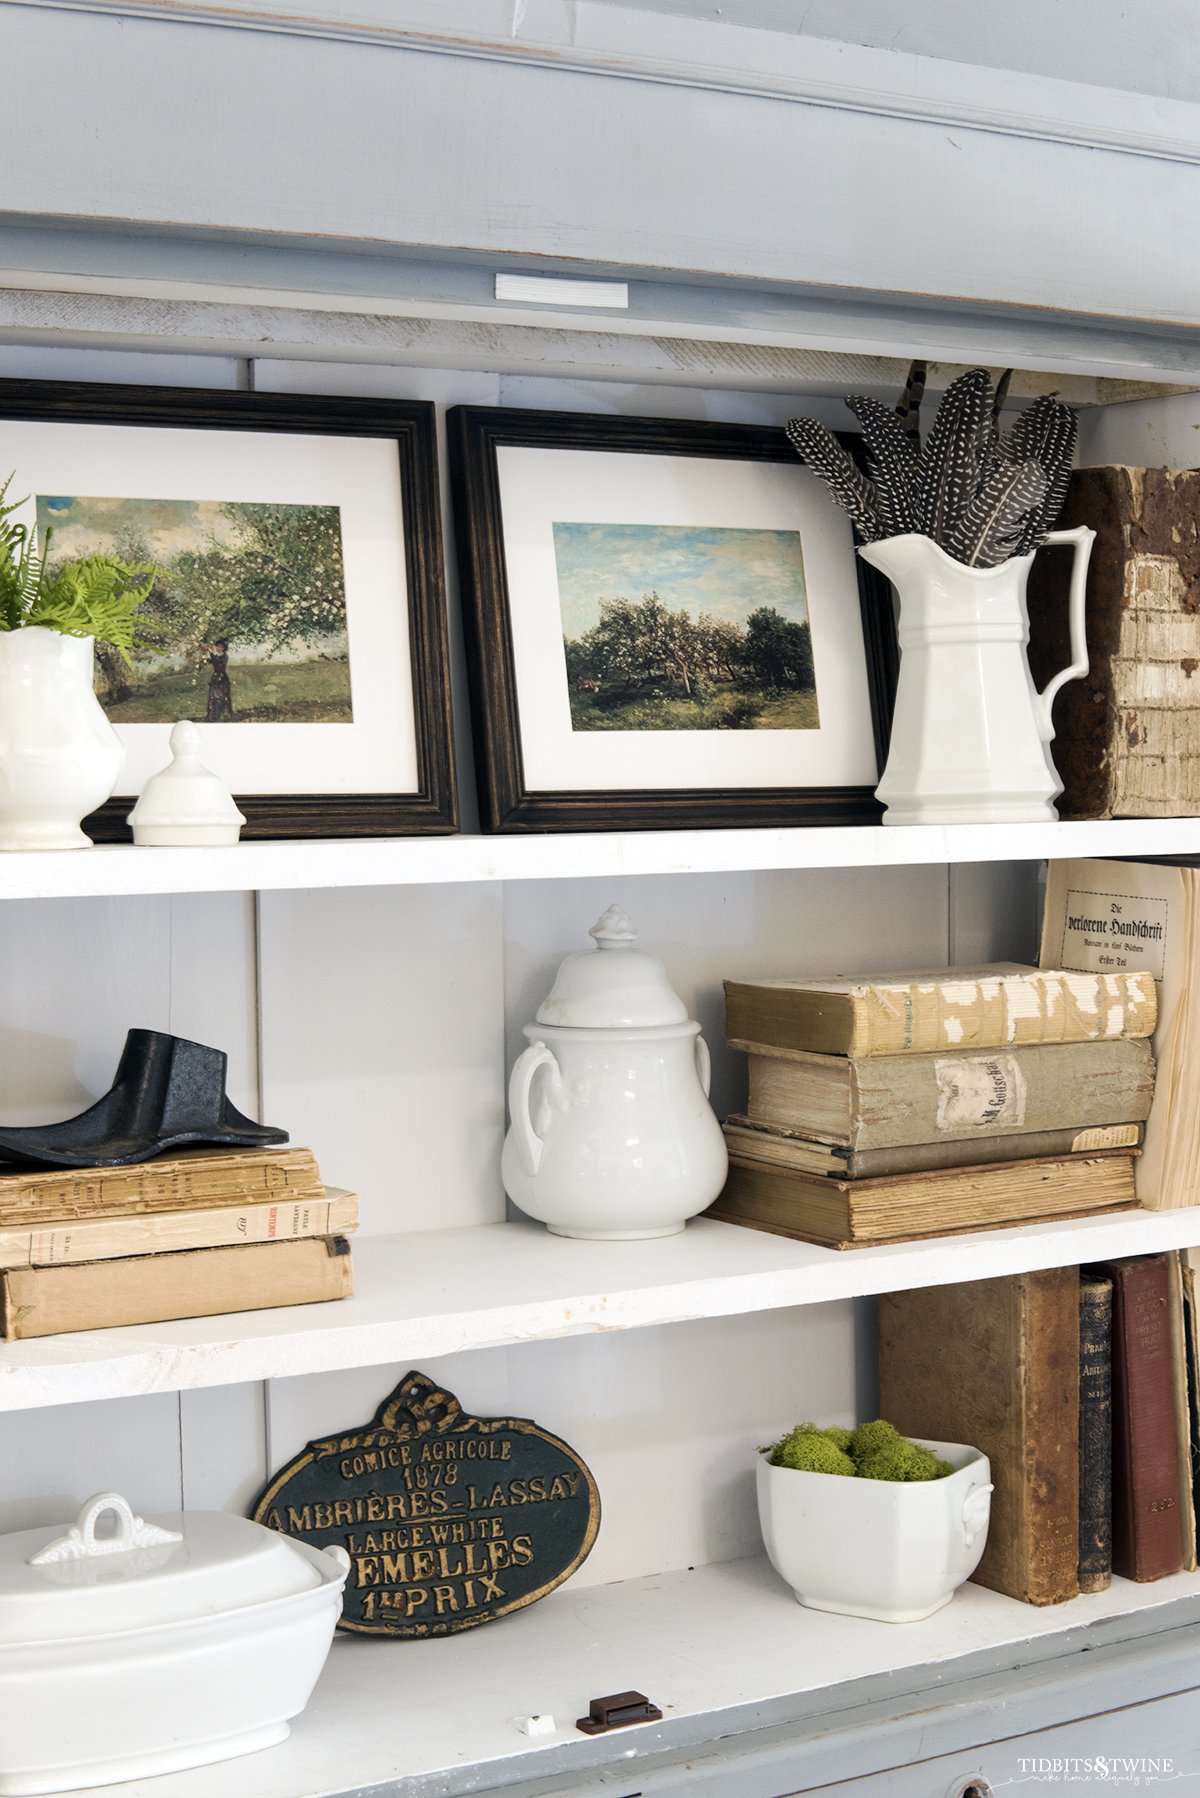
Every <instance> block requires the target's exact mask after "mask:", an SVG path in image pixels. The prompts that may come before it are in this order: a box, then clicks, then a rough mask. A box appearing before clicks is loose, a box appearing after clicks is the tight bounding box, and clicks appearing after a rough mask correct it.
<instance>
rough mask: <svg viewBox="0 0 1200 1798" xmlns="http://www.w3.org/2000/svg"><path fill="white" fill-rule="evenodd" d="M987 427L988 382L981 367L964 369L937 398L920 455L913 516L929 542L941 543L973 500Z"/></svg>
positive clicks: (990, 398)
mask: <svg viewBox="0 0 1200 1798" xmlns="http://www.w3.org/2000/svg"><path fill="white" fill-rule="evenodd" d="M991 423H992V378H991V376H990V375H989V374H988V371H987V369H986V368H969V369H968V370H967V371H966V373H965V374H961V375H959V377H958V379H957V380H956V381H952V382H951V383H950V385H949V387H947V389H946V391H945V393H944V394H943V395H942V403H941V405H940V406H939V407H938V409H937V416H936V418H935V419H934V421H933V427H932V429H931V430H930V432H929V436H928V438H927V439H926V443H925V448H924V449H923V450H922V452H921V463H920V472H919V474H918V477H917V507H918V516H919V518H920V528H921V529H922V530H923V531H924V532H925V533H926V534H927V535H928V536H930V537H932V538H933V540H934V542H935V543H941V544H943V545H944V544H945V539H946V534H947V532H948V531H949V529H950V527H951V525H952V524H953V523H954V521H955V519H956V518H958V517H960V516H961V514H962V513H963V512H964V511H965V510H966V508H967V506H968V505H969V504H970V502H971V500H972V498H973V497H974V495H975V490H976V488H977V486H978V484H979V465H980V462H981V460H982V459H983V457H984V455H985V453H986V449H987V441H988V436H989V433H990V431H991Z"/></svg>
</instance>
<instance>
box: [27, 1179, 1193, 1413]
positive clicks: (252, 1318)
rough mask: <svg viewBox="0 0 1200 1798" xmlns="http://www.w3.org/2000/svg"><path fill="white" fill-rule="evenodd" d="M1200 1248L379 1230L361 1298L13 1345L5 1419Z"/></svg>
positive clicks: (1085, 1230) (1058, 1237)
mask: <svg viewBox="0 0 1200 1798" xmlns="http://www.w3.org/2000/svg"><path fill="white" fill-rule="evenodd" d="M1197 1243H1200V1207H1196V1208H1191V1209H1188V1210H1185V1211H1158V1212H1150V1211H1128V1212H1115V1213H1112V1214H1110V1215H1109V1216H1106V1217H1096V1218H1086V1219H1076V1220H1072V1221H1068V1222H1065V1223H1045V1224H1031V1225H1026V1226H1024V1227H1023V1228H1020V1229H1014V1230H989V1231H980V1232H977V1233H973V1234H967V1235H962V1236H947V1237H935V1238H931V1239H929V1240H927V1241H923V1242H906V1243H901V1244H899V1245H897V1246H895V1247H889V1248H871V1249H854V1250H846V1251H837V1250H834V1249H823V1248H817V1247H814V1246H812V1245H810V1244H807V1243H798V1242H791V1241H789V1240H787V1239H786V1238H784V1237H781V1236H768V1235H766V1234H764V1233H762V1232H760V1231H756V1230H744V1229H739V1228H738V1227H736V1226H735V1225H731V1224H719V1223H715V1222H713V1221H712V1220H710V1219H706V1218H701V1219H698V1220H696V1221H695V1222H694V1223H692V1224H690V1225H689V1226H688V1228H687V1229H686V1230H685V1231H683V1232H682V1234H680V1235H678V1236H669V1237H664V1238H662V1239H660V1240H659V1241H657V1242H653V1241H652V1242H629V1243H619V1242H616V1243H587V1242H570V1241H567V1240H565V1239H564V1238H562V1237H557V1236H551V1235H550V1234H549V1232H548V1231H546V1230H544V1229H542V1228H541V1226H540V1225H536V1224H529V1223H506V1224H485V1225H481V1226H478V1227H476V1228H469V1229H462V1230H437V1231H419V1232H414V1233H412V1234H404V1235H396V1236H364V1237H360V1238H359V1239H358V1240H357V1241H356V1243H355V1248H354V1258H355V1269H356V1287H357V1290H356V1292H355V1296H354V1297H353V1298H351V1299H341V1300H337V1301H335V1302H332V1303H325V1304H320V1305H305V1306H292V1307H288V1308H284V1309H280V1310H275V1311H247V1312H236V1313H233V1314H230V1315H226V1316H223V1317H208V1318H191V1319H188V1320H187V1321H185V1322H180V1323H164V1324H139V1325H137V1326H136V1327H133V1328H127V1329H113V1330H88V1331H81V1332H79V1333H77V1334H72V1335H66V1336H48V1337H42V1338H38V1339H36V1340H34V1341H30V1342H10V1343H3V1344H0V1411H14V1410H24V1409H28V1408H31V1407H33V1406H37V1405H61V1404H74V1403H78V1402H80V1401H81V1400H85V1399H98V1398H123V1397H128V1396H130V1395H133V1394H137V1393H143V1392H174V1391H180V1390H184V1389H187V1388H192V1387H199V1386H226V1385H233V1384H235V1383H237V1382H239V1381H243V1380H266V1379H286V1378H289V1377H291V1376H293V1375H297V1374H308V1373H324V1372H328V1371H330V1370H331V1369H334V1368H343V1367H376V1366H381V1365H385V1364H388V1363H399V1362H419V1361H420V1360H422V1359H423V1358H426V1357H432V1356H436V1355H450V1354H455V1353H457V1352H459V1351H460V1350H463V1349H473V1348H491V1347H496V1346H507V1345H510V1344H514V1343H520V1342H538V1341H544V1340H546V1339H547V1338H550V1337H557V1336H573V1335H579V1334H586V1333H589V1332H592V1331H609V1330H632V1329H640V1328H643V1327H646V1326H648V1325H653V1324H666V1323H680V1322H685V1321H687V1320H689V1319H693V1318H702V1317H729V1316H733V1315H736V1314H738V1313H743V1312H751V1311H767V1310H775V1309H778V1308H780V1307H782V1306H787V1305H815V1304H822V1303H825V1302H827V1301H829V1300H831V1299H845V1298H855V1297H860V1296H863V1295H866V1294H872V1293H881V1292H895V1291H899V1290H902V1289H904V1288H909V1287H916V1286H936V1285H946V1284H950V1283H951V1282H954V1281H958V1280H972V1279H991V1278H996V1277H998V1276H999V1275H1002V1274H1011V1273H1019V1272H1024V1271H1026V1270H1028V1269H1030V1268H1036V1267H1061V1266H1068V1265H1071V1264H1073V1263H1076V1262H1081V1261H1099V1260H1106V1259H1108V1258H1110V1257H1112V1256H1117V1255H1138V1254H1148V1253H1150V1252H1152V1251H1154V1250H1157V1249H1165V1248H1180V1247H1183V1246H1186V1245H1190V1244H1197Z"/></svg>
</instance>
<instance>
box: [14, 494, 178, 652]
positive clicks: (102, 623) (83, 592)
mask: <svg viewBox="0 0 1200 1798" xmlns="http://www.w3.org/2000/svg"><path fill="white" fill-rule="evenodd" d="M12 480H13V477H12V475H11V474H10V475H9V476H8V479H7V480H6V481H5V482H4V483H3V485H2V486H0V631H14V630H18V629H19V628H20V627H21V626H23V625H27V624H40V625H44V626H45V627H46V629H48V630H52V631H58V632H59V633H60V634H61V635H62V636H65V637H95V638H96V640H97V642H100V643H111V645H112V646H113V648H114V649H116V650H119V652H120V654H121V656H122V658H123V659H124V661H125V662H126V663H128V662H129V660H130V651H131V650H135V649H149V648H151V647H152V646H153V643H152V639H153V633H152V632H151V631H150V629H149V627H148V626H146V625H145V624H144V623H143V622H142V620H141V619H139V618H138V616H137V613H138V609H139V608H140V607H141V606H143V605H144V604H145V602H146V600H147V599H149V597H150V592H151V589H152V588H153V586H154V579H155V576H156V574H157V572H158V570H157V569H156V568H155V566H154V565H153V564H152V563H128V562H120V561H117V560H116V558H115V557H113V556H83V557H80V558H79V559H78V560H77V561H74V562H68V563H66V564H65V566H64V567H62V568H60V569H59V571H58V573H57V574H55V575H54V576H53V577H51V576H50V575H49V574H48V572H47V566H46V559H47V556H48V555H49V551H50V541H51V538H52V536H53V531H52V530H50V529H48V530H47V531H46V533H45V539H44V541H43V543H42V547H41V552H40V553H39V551H38V545H37V539H36V536H35V534H34V532H33V531H31V530H30V528H29V526H28V525H26V524H24V523H21V522H18V521H17V520H16V519H14V518H13V516H12V515H13V513H14V512H16V511H18V510H19V509H20V507H21V506H23V505H25V504H26V503H27V502H26V501H25V500H16V501H12V502H9V503H8V504H5V495H6V494H7V492H8V489H9V487H10V485H11V484H12Z"/></svg>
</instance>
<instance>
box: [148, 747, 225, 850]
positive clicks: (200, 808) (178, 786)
mask: <svg viewBox="0 0 1200 1798" xmlns="http://www.w3.org/2000/svg"><path fill="white" fill-rule="evenodd" d="M171 758H172V759H171V761H170V762H169V763H168V764H167V766H166V767H165V768H163V769H161V770H160V771H159V773H157V774H152V775H151V776H150V778H149V780H148V781H147V782H146V784H145V786H144V787H143V788H142V794H141V798H140V799H139V800H138V802H137V804H136V805H135V806H134V808H133V810H132V811H131V812H130V814H129V818H128V820H127V821H128V823H130V824H132V826H133V840H134V842H135V843H137V844H138V845H140V846H141V847H143V848H160V849H177V848H182V847H185V846H186V845H189V844H204V843H208V844H216V843H236V842H237V840H238V833H239V832H240V830H241V828H242V825H243V824H244V823H245V822H246V820H245V818H244V817H243V816H242V814H241V812H239V810H238V808H237V806H236V805H235V804H234V802H233V798H232V796H231V795H230V792H229V789H228V787H226V786H225V785H224V784H223V782H222V781H221V780H220V779H219V778H218V777H217V775H215V774H213V773H212V772H211V770H210V769H208V768H206V767H205V766H204V764H203V763H202V762H201V760H200V732H199V729H198V728H197V726H196V725H194V724H193V723H192V722H191V720H190V719H187V718H185V719H182V720H181V721H180V723H178V724H177V725H176V726H175V728H174V730H172V732H171Z"/></svg>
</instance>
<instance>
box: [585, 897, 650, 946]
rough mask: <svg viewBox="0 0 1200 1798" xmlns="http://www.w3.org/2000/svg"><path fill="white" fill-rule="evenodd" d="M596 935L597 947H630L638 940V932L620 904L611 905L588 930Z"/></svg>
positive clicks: (592, 935)
mask: <svg viewBox="0 0 1200 1798" xmlns="http://www.w3.org/2000/svg"><path fill="white" fill-rule="evenodd" d="M588 935H589V936H591V937H595V939H596V947H597V949H628V948H629V946H630V945H631V944H632V943H636V942H637V940H638V933H637V931H636V930H635V929H634V928H633V925H632V924H631V923H630V922H629V919H628V917H627V916H626V914H625V912H624V911H623V910H622V908H621V907H620V906H619V905H610V906H609V908H608V910H607V911H606V912H604V913H602V914H601V916H600V917H598V918H597V919H596V922H595V923H594V924H593V925H592V928H591V929H590V930H589V931H588Z"/></svg>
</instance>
